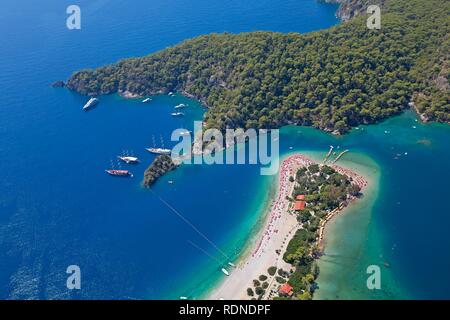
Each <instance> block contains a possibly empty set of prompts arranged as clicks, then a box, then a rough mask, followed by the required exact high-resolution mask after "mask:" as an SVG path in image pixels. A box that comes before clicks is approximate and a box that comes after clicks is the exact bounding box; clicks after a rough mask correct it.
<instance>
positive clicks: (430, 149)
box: [0, 0, 450, 299]
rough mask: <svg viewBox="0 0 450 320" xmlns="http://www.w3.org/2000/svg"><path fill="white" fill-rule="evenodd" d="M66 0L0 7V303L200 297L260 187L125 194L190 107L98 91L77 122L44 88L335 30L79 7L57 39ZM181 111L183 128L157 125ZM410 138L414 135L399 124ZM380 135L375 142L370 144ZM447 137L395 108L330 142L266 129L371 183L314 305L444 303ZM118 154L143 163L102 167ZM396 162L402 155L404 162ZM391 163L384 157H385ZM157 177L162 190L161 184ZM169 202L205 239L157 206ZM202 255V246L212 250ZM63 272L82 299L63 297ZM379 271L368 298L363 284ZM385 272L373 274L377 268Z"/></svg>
mask: <svg viewBox="0 0 450 320" xmlns="http://www.w3.org/2000/svg"><path fill="white" fill-rule="evenodd" d="M70 4H72V3H71V2H70V1H60V0H45V1H40V2H39V3H34V2H33V3H31V2H30V1H24V0H15V1H12V0H7V1H4V3H2V11H1V12H0V30H1V31H0V33H1V37H0V70H1V71H2V72H0V88H1V91H2V102H1V103H0V159H2V160H1V162H0V298H1V299H38V298H40V299H70V298H78V299H93V298H94V299H95V298H99V299H162V298H171V299H176V298H178V297H179V296H181V295H183V296H189V297H190V298H201V297H204V296H205V294H206V293H207V292H208V290H210V289H211V288H212V287H213V286H214V285H215V284H217V283H218V281H220V280H221V278H222V277H223V275H222V274H221V272H220V268H221V266H222V265H223V264H224V263H226V261H227V260H233V261H235V260H237V259H238V258H239V255H240V253H241V252H242V251H243V250H245V247H246V245H248V243H249V241H250V242H251V239H252V237H254V236H255V235H256V234H257V232H258V227H259V225H260V223H261V219H262V218H263V216H264V213H265V207H266V204H267V202H268V201H270V197H271V195H272V194H273V192H274V188H275V186H274V184H273V183H274V181H275V177H264V176H260V174H259V167H258V166H252V165H235V166H219V165H218V166H206V165H203V166H199V165H186V166H183V167H182V168H180V169H179V170H177V171H175V172H173V173H171V174H169V175H167V176H165V177H164V178H163V179H161V180H160V181H159V182H158V183H157V184H156V185H155V186H154V188H153V189H152V190H153V193H152V192H150V191H149V190H144V189H142V188H141V186H140V183H141V179H140V177H141V176H142V174H143V172H144V170H145V168H146V166H147V165H148V164H149V163H150V162H151V160H152V158H153V157H152V156H151V155H150V154H148V153H147V152H146V151H145V150H144V148H145V147H149V146H151V145H152V136H156V140H159V137H160V136H162V137H163V139H164V141H165V143H166V145H170V144H171V142H170V133H171V132H172V130H173V129H174V128H179V127H185V128H187V129H191V128H192V125H193V121H194V120H196V119H197V120H198V119H201V117H202V113H203V112H204V110H203V108H202V107H201V106H200V105H199V103H198V102H196V101H192V100H189V99H186V98H184V97H181V96H176V97H173V98H172V97H168V96H159V97H154V98H153V101H152V102H151V103H148V104H142V103H141V102H140V101H138V100H124V99H122V98H120V97H118V96H115V95H112V96H107V97H101V103H100V104H99V105H98V107H97V108H95V109H94V110H92V111H90V112H87V113H85V112H82V111H81V107H82V105H83V104H84V103H85V102H86V100H87V99H86V97H82V96H80V95H77V94H74V93H72V92H69V91H67V90H65V89H55V88H51V87H50V86H49V85H50V83H51V82H53V81H55V80H60V79H66V78H68V76H69V75H70V74H71V73H72V72H74V71H76V70H79V69H82V68H88V67H96V66H100V65H104V64H108V63H113V62H115V61H117V60H119V59H122V58H126V57H133V56H141V55H145V54H149V53H152V52H155V51H157V50H160V49H163V48H165V47H167V46H170V45H174V44H176V43H178V42H180V41H183V40H185V39H187V38H191V37H194V36H197V35H201V34H205V33H211V32H225V31H227V32H242V31H254V30H273V31H280V32H290V31H298V32H308V31H313V30H318V29H323V28H327V27H329V26H332V25H334V24H336V23H338V20H337V19H336V17H335V16H334V13H335V10H336V6H335V5H328V4H324V3H319V2H317V1H315V0H287V1H269V0H259V1H253V0H250V1H245V2H244V1H237V0H228V1H218V0H208V1H207V0H189V1H188V0H166V1H160V0H146V1H144V0H136V1H133V2H132V3H131V2H127V3H125V2H122V1H112V0H96V1H94V0H90V1H87V0H81V1H78V5H79V6H80V7H81V10H82V29H81V30H72V31H71V30H68V29H67V28H66V21H65V20H66V17H67V15H66V13H65V12H66V8H67V6H68V5H70ZM181 102H183V103H188V104H189V107H188V108H187V111H186V113H187V115H186V117H184V118H172V117H170V115H169V113H170V112H171V111H172V110H173V106H174V105H176V104H178V103H181ZM413 126H414V127H415V128H413ZM385 131H386V132H387V133H385ZM449 133H450V129H449V127H448V126H447V125H442V124H421V123H419V122H417V121H416V118H415V115H414V114H413V113H412V112H407V113H405V114H403V115H400V116H398V117H396V118H392V119H390V120H388V121H386V122H383V123H382V124H379V125H376V126H368V127H361V128H360V129H359V130H353V131H352V132H351V133H350V134H348V135H346V136H344V137H333V136H330V135H328V134H325V133H322V132H319V131H317V130H314V129H311V128H300V127H285V128H283V129H282V130H281V136H280V144H281V153H282V155H285V154H288V153H291V152H295V151H302V152H307V153H309V154H311V155H313V156H317V157H320V156H321V154H322V153H325V152H326V151H327V149H328V146H329V145H330V144H333V145H335V146H338V145H339V146H340V147H341V148H349V149H350V150H351V152H350V153H349V154H348V156H346V157H345V158H344V159H343V160H344V161H345V162H347V163H348V165H351V166H352V165H353V166H357V167H358V168H359V169H361V170H363V171H364V172H367V173H369V174H370V175H372V176H373V180H374V182H375V183H374V184H373V186H374V187H373V190H371V191H373V192H370V194H368V195H366V196H365V197H364V198H363V199H362V201H361V202H359V203H357V204H355V205H353V206H352V207H351V208H349V209H348V210H347V211H346V213H345V214H344V215H342V216H341V217H339V218H338V219H336V220H335V221H334V222H333V223H332V225H331V226H330V228H329V230H328V231H329V237H328V242H327V248H326V255H325V256H324V257H323V258H322V260H321V262H320V263H321V270H322V272H321V276H320V278H319V287H320V289H319V291H318V294H317V297H318V298H322V299H334V298H340V299H349V298H405V297H410V298H450V285H449V283H450V275H449V274H448V272H447V271H448V270H449V267H450V251H449V250H448V248H449V246H450V235H449V234H448V232H447V230H448V228H449V226H450V217H449V215H448V213H449V212H450V210H449V209H450V208H449V205H448V202H447V201H446V199H448V198H449V196H450V192H449V188H448V187H447V185H446V182H447V181H449V180H450V171H449V170H448V169H447V167H446V166H447V165H448V163H449V161H450V140H449V139H448V137H449ZM124 150H128V151H129V152H133V154H135V155H137V156H139V157H140V158H141V159H142V160H143V161H142V163H141V164H139V165H137V166H126V165H122V168H125V167H126V168H127V169H129V170H131V171H132V172H133V173H134V178H132V179H114V178H112V177H109V176H107V175H106V174H105V173H104V170H105V169H107V168H108V167H110V161H111V160H113V161H114V165H115V166H117V164H116V160H115V158H116V156H117V155H118V154H120V153H122V152H123V151H124ZM405 152H406V153H407V155H405ZM397 154H399V155H400V156H398V155H397ZM169 180H173V184H169V183H168V181H169ZM158 196H159V197H161V198H162V199H164V200H165V201H166V202H167V203H170V205H171V206H172V207H174V208H175V209H176V210H177V211H178V212H179V213H181V214H183V216H184V217H186V218H187V219H188V220H189V221H190V223H192V225H195V227H196V228H197V229H198V230H201V232H202V233H203V234H204V235H205V236H206V237H207V238H208V239H209V240H210V242H208V241H206V240H205V238H204V237H202V236H200V235H199V234H198V233H197V232H196V231H194V230H193V228H192V227H191V226H189V225H188V224H187V223H186V222H184V221H182V220H180V219H179V217H178V216H177V215H176V214H174V213H173V212H172V211H171V210H169V209H168V208H167V206H166V205H165V204H164V203H163V202H161V201H160V199H159V198H158ZM212 244H214V245H212ZM73 264H75V265H79V266H80V268H81V272H82V284H81V286H82V288H81V290H78V291H70V290H68V289H67V288H66V279H67V276H68V275H67V274H66V268H67V266H69V265H73ZM372 264H380V265H381V266H382V270H383V278H382V284H383V287H382V290H381V291H376V292H372V291H369V290H367V288H366V287H365V279H366V278H365V277H366V275H365V270H366V267H367V266H368V265H372ZM385 265H388V267H386V266H385Z"/></svg>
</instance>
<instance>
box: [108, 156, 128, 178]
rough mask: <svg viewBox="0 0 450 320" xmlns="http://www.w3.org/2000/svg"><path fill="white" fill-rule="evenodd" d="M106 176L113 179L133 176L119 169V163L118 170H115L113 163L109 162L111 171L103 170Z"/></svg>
mask: <svg viewBox="0 0 450 320" xmlns="http://www.w3.org/2000/svg"><path fill="white" fill-rule="evenodd" d="M105 171H106V173H107V174H109V175H111V176H115V177H133V174H132V173H131V172H130V171H128V170H122V169H121V168H120V163H119V169H115V167H114V163H113V162H112V160H111V169H108V170H105Z"/></svg>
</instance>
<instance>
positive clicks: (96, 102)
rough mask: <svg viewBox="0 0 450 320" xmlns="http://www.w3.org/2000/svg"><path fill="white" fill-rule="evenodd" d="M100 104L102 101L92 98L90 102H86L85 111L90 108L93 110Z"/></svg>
mask: <svg viewBox="0 0 450 320" xmlns="http://www.w3.org/2000/svg"><path fill="white" fill-rule="evenodd" d="M99 102H100V100H98V99H97V98H90V99H89V101H88V102H86V104H85V105H84V107H83V110H88V109H89V108H92V107H93V106H95V105H96V104H98V103H99Z"/></svg>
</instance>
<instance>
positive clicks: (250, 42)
mask: <svg viewBox="0 0 450 320" xmlns="http://www.w3.org/2000/svg"><path fill="white" fill-rule="evenodd" d="M325 1H328V2H339V3H341V7H340V9H339V12H338V15H339V16H341V17H342V18H343V20H347V19H349V20H348V21H344V22H342V23H341V24H339V25H337V26H335V27H332V28H330V29H327V30H322V31H317V32H312V33H307V34H299V33H289V34H282V33H276V32H251V33H241V34H229V33H224V34H210V35H205V36H200V37H197V38H194V39H191V40H187V41H185V42H183V43H181V44H179V45H176V46H174V47H171V48H168V49H165V50H162V51H159V52H157V53H153V54H150V55H148V56H146V57H142V58H130V59H125V60H122V61H119V62H117V63H115V64H112V65H107V66H104V67H100V68H98V69H94V70H91V69H89V70H82V71H79V72H76V73H74V74H73V75H72V76H71V77H70V79H69V80H68V81H67V83H66V86H67V88H69V89H71V90H74V91H76V92H78V93H81V94H84V95H90V96H92V95H103V94H112V93H119V94H124V95H126V94H132V95H134V96H148V95H154V94H160V93H168V92H170V91H177V92H180V93H183V94H185V95H187V96H190V97H194V98H196V99H198V100H200V101H202V103H203V104H204V105H205V106H206V107H208V111H207V112H206V113H205V123H206V127H207V128H208V127H214V128H220V129H226V128H238V127H241V128H251V127H252V128H277V127H280V126H283V125H287V124H297V125H306V126H313V127H316V128H319V129H322V130H325V131H329V132H334V133H336V134H342V133H345V132H347V131H348V130H350V129H351V128H352V127H355V126H358V125H359V124H371V123H377V122H379V121H381V120H383V119H386V118H388V117H390V116H393V115H396V114H399V113H400V112H402V110H404V109H406V108H409V107H414V108H415V109H416V111H417V112H418V113H419V114H420V115H421V118H422V119H423V120H425V121H440V122H450V101H449V100H450V98H449V80H450V79H449V78H450V75H449V52H450V50H449V49H450V40H449V35H450V27H449V23H450V21H449V20H450V19H449V16H450V1H446V0H427V1H423V0H379V1H378V3H379V4H380V5H382V6H383V7H382V27H381V29H380V30H376V29H375V30H369V29H368V28H367V26H366V19H367V16H366V14H365V8H366V6H367V3H368V1H367V0H325ZM376 2H377V1H375V3H376ZM299 15H301V14H300V13H299ZM353 16H355V17H353Z"/></svg>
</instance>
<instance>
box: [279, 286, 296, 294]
mask: <svg viewBox="0 0 450 320" xmlns="http://www.w3.org/2000/svg"><path fill="white" fill-rule="evenodd" d="M292 289H293V288H292V287H291V286H290V285H289V284H288V283H285V284H283V285H281V286H280V289H278V293H279V294H280V295H282V296H292V294H293V293H294V292H293V291H292Z"/></svg>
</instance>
